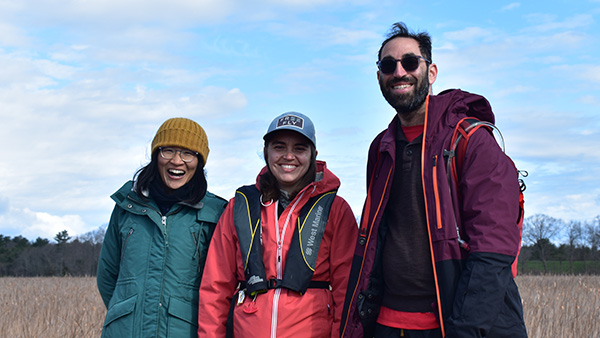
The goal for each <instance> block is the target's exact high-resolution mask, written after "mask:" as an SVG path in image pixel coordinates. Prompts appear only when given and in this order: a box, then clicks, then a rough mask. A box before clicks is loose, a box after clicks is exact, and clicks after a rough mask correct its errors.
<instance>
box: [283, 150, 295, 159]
mask: <svg viewBox="0 0 600 338" xmlns="http://www.w3.org/2000/svg"><path fill="white" fill-rule="evenodd" d="M283 158H285V159H286V160H293V159H294V153H293V152H291V151H286V152H285V155H283Z"/></svg>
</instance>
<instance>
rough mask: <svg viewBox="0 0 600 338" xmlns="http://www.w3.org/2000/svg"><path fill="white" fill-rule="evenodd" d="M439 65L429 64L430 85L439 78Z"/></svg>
mask: <svg viewBox="0 0 600 338" xmlns="http://www.w3.org/2000/svg"><path fill="white" fill-rule="evenodd" d="M437 72H438V69H437V65H436V64H435V63H432V64H431V65H429V71H428V74H427V76H428V78H429V86H431V85H433V83H434V82H435V79H437Z"/></svg>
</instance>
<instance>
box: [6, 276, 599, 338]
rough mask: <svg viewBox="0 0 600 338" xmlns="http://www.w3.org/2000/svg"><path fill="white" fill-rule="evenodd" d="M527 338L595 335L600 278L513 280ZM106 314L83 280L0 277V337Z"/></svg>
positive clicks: (85, 328)
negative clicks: (519, 300) (519, 293)
mask: <svg viewBox="0 0 600 338" xmlns="http://www.w3.org/2000/svg"><path fill="white" fill-rule="evenodd" d="M517 284H519V288H520V291H521V297H522V298H523V308H524V312H525V323H526V325H527V330H528V332H529V337H532V338H542V337H544V338H545V337H586V338H589V337H592V338H594V337H600V276H518V277H517ZM105 313H106V311H105V309H104V304H103V303H102V300H101V299H100V295H99V294H98V291H97V290H96V280H95V278H93V277H87V278H71V277H64V278H58V277H54V278H0V336H1V337H10V338H38V337H44V338H71V337H72V338H75V337H77V338H81V337H99V336H100V332H101V330H102V323H103V321H104V315H105Z"/></svg>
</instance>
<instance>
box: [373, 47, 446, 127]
mask: <svg viewBox="0 0 600 338" xmlns="http://www.w3.org/2000/svg"><path fill="white" fill-rule="evenodd" d="M408 55H417V56H421V52H420V50H419V43H418V42H417V41H416V40H414V39H411V38H404V37H400V38H395V39H392V40H390V41H389V42H388V43H387V44H386V45H385V46H384V47H383V49H382V50H381V59H384V58H393V59H402V57H403V56H408ZM436 77H437V66H436V65H435V64H431V65H429V67H428V64H427V63H426V62H425V61H424V60H419V67H418V68H417V69H415V70H413V71H410V72H407V71H406V70H405V69H404V68H403V67H402V64H401V63H400V62H398V63H397V64H396V70H395V71H394V72H393V73H391V74H383V73H382V72H381V71H378V72H377V79H378V80H379V87H380V88H381V93H382V94H383V96H384V97H385V99H386V101H387V102H388V103H389V104H390V105H391V106H392V107H393V108H394V109H396V112H397V113H398V115H399V116H400V118H403V117H404V118H412V117H413V116H415V115H418V114H420V113H424V103H425V99H426V98H427V95H428V94H429V93H430V85H431V84H433V82H435V79H436Z"/></svg>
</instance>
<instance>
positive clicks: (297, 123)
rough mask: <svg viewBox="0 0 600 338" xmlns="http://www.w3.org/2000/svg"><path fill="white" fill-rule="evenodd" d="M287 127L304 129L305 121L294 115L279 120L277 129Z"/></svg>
mask: <svg viewBox="0 0 600 338" xmlns="http://www.w3.org/2000/svg"><path fill="white" fill-rule="evenodd" d="M285 126H290V127H296V128H300V129H303V128H304V119H303V118H301V117H298V116H294V115H286V116H282V117H280V118H279V120H277V127H276V128H280V127H285Z"/></svg>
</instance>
